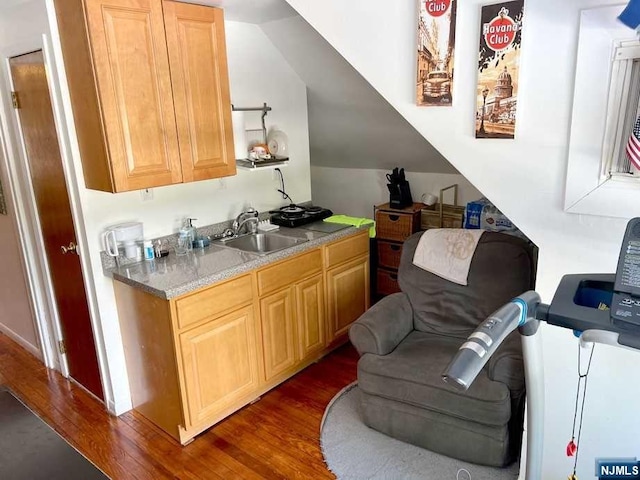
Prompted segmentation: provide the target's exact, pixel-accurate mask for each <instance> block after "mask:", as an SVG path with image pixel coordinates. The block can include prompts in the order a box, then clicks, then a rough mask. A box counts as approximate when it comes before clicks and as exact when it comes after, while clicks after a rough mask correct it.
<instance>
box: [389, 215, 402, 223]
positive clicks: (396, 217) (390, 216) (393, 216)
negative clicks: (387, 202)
mask: <svg viewBox="0 0 640 480" xmlns="http://www.w3.org/2000/svg"><path fill="white" fill-rule="evenodd" d="M389 220H391V221H392V222H397V221H398V220H400V215H389Z"/></svg>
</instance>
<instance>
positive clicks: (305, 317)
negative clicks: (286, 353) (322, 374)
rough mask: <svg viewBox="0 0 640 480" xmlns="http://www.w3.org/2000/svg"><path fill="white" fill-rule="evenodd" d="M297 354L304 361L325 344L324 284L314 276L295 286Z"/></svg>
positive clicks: (319, 276)
mask: <svg viewBox="0 0 640 480" xmlns="http://www.w3.org/2000/svg"><path fill="white" fill-rule="evenodd" d="M295 293H296V295H295V296H296V319H297V322H296V325H297V327H298V335H297V336H298V353H299V355H300V359H301V360H304V359H306V358H308V357H310V356H312V355H314V354H316V353H318V352H320V351H322V349H323V348H324V346H325V343H326V338H327V335H326V330H327V329H326V317H325V307H324V298H325V297H324V282H323V280H322V275H316V276H315V277H312V278H309V279H308V280H305V281H302V282H300V283H298V284H296V286H295Z"/></svg>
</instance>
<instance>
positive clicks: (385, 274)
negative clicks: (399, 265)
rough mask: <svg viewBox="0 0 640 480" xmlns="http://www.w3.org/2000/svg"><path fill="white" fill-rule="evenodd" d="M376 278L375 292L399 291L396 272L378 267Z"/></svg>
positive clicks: (384, 293) (387, 293)
mask: <svg viewBox="0 0 640 480" xmlns="http://www.w3.org/2000/svg"><path fill="white" fill-rule="evenodd" d="M376 279H377V281H378V286H377V291H378V292H377V293H378V294H379V295H391V294H392V293H397V292H399V291H400V286H399V285H398V272H392V271H389V270H384V269H382V268H379V269H378V273H377V275H376Z"/></svg>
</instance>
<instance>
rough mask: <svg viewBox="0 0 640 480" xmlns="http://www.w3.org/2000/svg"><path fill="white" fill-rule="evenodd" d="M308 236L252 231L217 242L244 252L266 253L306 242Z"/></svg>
mask: <svg viewBox="0 0 640 480" xmlns="http://www.w3.org/2000/svg"><path fill="white" fill-rule="evenodd" d="M306 241H307V239H306V238H294V237H285V236H282V235H277V234H274V233H250V234H248V235H242V236H240V237H236V238H230V239H226V240H218V241H216V242H215V243H217V244H219V245H224V246H225V247H231V248H235V249H237V250H242V251H243V252H250V253H257V254H258V255H266V254H268V253H272V252H277V251H278V250H283V249H285V248H289V247H293V246H295V245H299V244H301V243H304V242H306Z"/></svg>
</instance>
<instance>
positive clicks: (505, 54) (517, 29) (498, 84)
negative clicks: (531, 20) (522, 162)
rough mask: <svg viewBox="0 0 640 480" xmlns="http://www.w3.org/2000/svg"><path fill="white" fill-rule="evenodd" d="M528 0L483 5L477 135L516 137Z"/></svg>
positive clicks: (477, 92)
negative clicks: (519, 79) (523, 31)
mask: <svg viewBox="0 0 640 480" xmlns="http://www.w3.org/2000/svg"><path fill="white" fill-rule="evenodd" d="M523 17H524V0H515V1H512V2H502V3H498V4H495V5H487V6H484V7H482V15H481V24H480V50H479V56H478V86H477V90H476V128H475V130H476V138H514V135H515V128H516V112H517V108H518V73H519V71H520V45H521V38H522V25H523Z"/></svg>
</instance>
